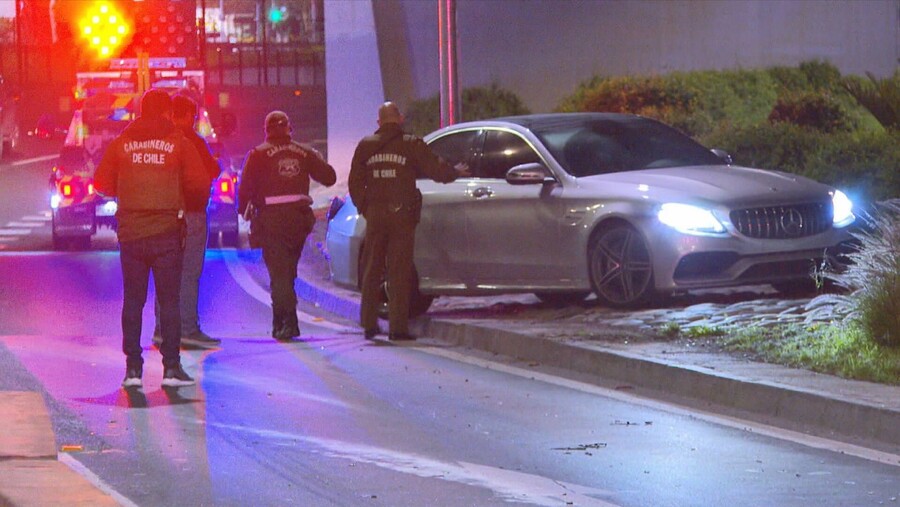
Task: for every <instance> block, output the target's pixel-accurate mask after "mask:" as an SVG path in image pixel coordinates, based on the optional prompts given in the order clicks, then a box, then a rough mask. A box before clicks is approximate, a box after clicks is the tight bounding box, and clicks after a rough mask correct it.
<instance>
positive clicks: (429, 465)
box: [208, 423, 617, 507]
mask: <svg viewBox="0 0 900 507" xmlns="http://www.w3.org/2000/svg"><path fill="white" fill-rule="evenodd" d="M208 426H215V427H217V428H221V429H230V430H233V431H241V432H246V433H250V434H252V435H255V436H257V437H262V438H272V439H278V440H284V441H287V442H291V443H294V442H297V441H303V442H306V443H308V444H311V445H313V446H316V447H319V448H320V449H319V450H316V449H313V450H312V452H314V453H319V454H322V455H324V456H328V457H332V458H339V459H347V460H351V461H354V462H356V463H367V464H370V465H375V466H378V467H381V468H385V469H388V470H394V471H396V472H401V473H406V474H410V475H415V476H418V477H423V478H426V479H440V480H443V481H450V482H456V483H460V484H465V485H468V486H474V487H479V488H486V489H488V490H490V491H492V492H493V493H494V495H496V496H497V497H499V498H500V499H502V500H504V501H506V502H517V503H529V504H532V505H540V506H547V507H549V506H558V505H587V506H594V507H616V505H617V504H614V503H610V502H607V501H604V500H601V499H599V498H597V497H604V496H606V497H608V496H612V495H611V494H610V492H609V491H604V490H601V489H597V488H592V487H589V486H582V485H580V484H573V483H567V482H562V481H558V480H555V479H550V478H548V477H544V476H541V475H533V474H528V473H524V472H517V471H514V470H506V469H502V468H498V467H493V466H488V465H479V464H476V463H468V462H465V461H459V462H452V461H440V460H437V459H434V458H429V457H427V456H421V455H417V454H411V453H405V452H400V451H396V450H393V449H385V448H383V447H375V446H371V445H366V444H358V443H354V442H346V441H342V440H332V439H327V438H317V437H310V436H307V435H301V434H294V433H287V432H283V431H275V430H260V429H254V428H248V427H246V426H238V425H229V424H216V423H213V424H209V423H208Z"/></svg>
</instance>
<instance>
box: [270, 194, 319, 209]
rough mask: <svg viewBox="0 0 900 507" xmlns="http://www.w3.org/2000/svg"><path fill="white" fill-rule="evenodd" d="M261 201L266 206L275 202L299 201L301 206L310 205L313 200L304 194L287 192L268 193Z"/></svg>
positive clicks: (288, 202)
mask: <svg viewBox="0 0 900 507" xmlns="http://www.w3.org/2000/svg"><path fill="white" fill-rule="evenodd" d="M263 202H264V203H265V205H266V206H273V205H276V204H292V203H300V204H301V205H303V206H312V203H313V200H312V197H310V196H308V195H306V194H287V195H270V196H268V197H266V198H265V199H264V200H263Z"/></svg>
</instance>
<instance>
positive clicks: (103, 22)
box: [78, 0, 133, 58]
mask: <svg viewBox="0 0 900 507" xmlns="http://www.w3.org/2000/svg"><path fill="white" fill-rule="evenodd" d="M89 5H90V6H89V7H88V9H87V11H85V13H84V15H83V16H82V17H81V19H80V20H79V21H78V27H79V29H80V30H79V33H81V36H82V38H83V39H84V40H86V41H87V43H88V45H89V46H90V47H91V49H93V50H94V51H95V52H96V55H97V56H99V57H102V58H108V57H110V56H113V54H114V53H115V52H116V50H118V49H119V48H120V47H121V46H122V45H124V44H125V43H126V42H127V36H128V35H129V34H131V33H132V32H133V29H132V27H131V25H130V24H129V23H128V22H127V21H126V20H125V17H124V16H123V15H122V13H120V12H119V10H118V9H117V8H116V5H115V4H114V3H112V2H110V1H107V0H98V1H95V2H92V3H91V4H89Z"/></svg>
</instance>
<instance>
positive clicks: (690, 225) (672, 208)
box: [656, 203, 725, 235]
mask: <svg viewBox="0 0 900 507" xmlns="http://www.w3.org/2000/svg"><path fill="white" fill-rule="evenodd" d="M656 216H657V217H658V218H659V221H660V222H662V223H664V224H666V225H668V226H669V227H671V228H673V229H675V230H676V231H678V232H683V233H685V234H697V235H705V234H722V233H724V232H725V226H724V225H722V222H720V221H719V219H717V218H716V217H715V215H713V213H712V211H710V210H708V209H704V208H700V207H698V206H691V205H690V204H679V203H666V204H663V205H662V206H661V207H660V209H659V212H658V213H657V214H656Z"/></svg>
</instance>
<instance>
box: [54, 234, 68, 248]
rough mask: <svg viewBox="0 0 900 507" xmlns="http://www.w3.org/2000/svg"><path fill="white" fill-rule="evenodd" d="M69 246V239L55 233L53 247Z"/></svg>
mask: <svg viewBox="0 0 900 507" xmlns="http://www.w3.org/2000/svg"><path fill="white" fill-rule="evenodd" d="M68 248H69V239H68V238H64V237H62V236H57V235H56V234H54V235H53V249H54V250H67V249H68Z"/></svg>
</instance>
